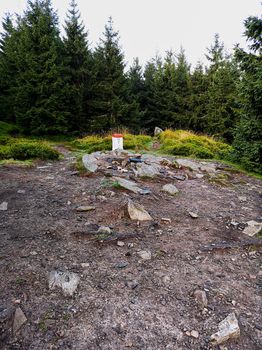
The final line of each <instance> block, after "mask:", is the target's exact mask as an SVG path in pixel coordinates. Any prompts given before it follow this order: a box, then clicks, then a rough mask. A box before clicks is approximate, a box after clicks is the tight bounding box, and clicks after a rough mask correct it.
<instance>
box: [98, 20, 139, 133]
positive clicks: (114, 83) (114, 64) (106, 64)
mask: <svg viewBox="0 0 262 350" xmlns="http://www.w3.org/2000/svg"><path fill="white" fill-rule="evenodd" d="M103 36H104V37H103V39H101V42H100V44H99V46H98V47H97V48H96V50H95V52H94V72H95V79H94V81H95V83H94V86H93V97H92V106H91V107H92V126H91V127H92V130H94V131H104V130H108V129H112V128H116V127H119V126H127V125H128V124H129V123H130V119H132V115H131V114H132V111H131V110H132V108H131V107H132V106H131V105H130V104H129V103H128V102H127V96H128V91H127V78H126V76H125V74H124V68H125V63H124V54H123V52H122V51H121V48H120V46H119V35H118V32H116V31H115V30H114V28H113V21H112V18H110V19H109V21H108V23H107V24H106V26H105V32H104V35H103Z"/></svg>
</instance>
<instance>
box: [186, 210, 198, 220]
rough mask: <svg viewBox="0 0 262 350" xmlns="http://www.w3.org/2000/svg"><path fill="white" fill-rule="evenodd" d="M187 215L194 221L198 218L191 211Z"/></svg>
mask: <svg viewBox="0 0 262 350" xmlns="http://www.w3.org/2000/svg"><path fill="white" fill-rule="evenodd" d="M188 214H189V215H190V216H191V218H193V219H196V218H198V215H197V214H196V213H193V212H192V211H189V212H188Z"/></svg>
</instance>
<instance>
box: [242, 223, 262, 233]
mask: <svg viewBox="0 0 262 350" xmlns="http://www.w3.org/2000/svg"><path fill="white" fill-rule="evenodd" d="M261 230H262V223H261V222H257V221H254V220H251V221H248V222H247V227H246V228H245V229H244V231H243V232H244V234H245V235H248V236H250V237H253V236H255V235H256V234H258V233H259V232H260V231H261Z"/></svg>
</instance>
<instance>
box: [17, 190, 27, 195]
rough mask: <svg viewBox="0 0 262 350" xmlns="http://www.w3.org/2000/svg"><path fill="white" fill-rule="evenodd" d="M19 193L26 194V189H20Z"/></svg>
mask: <svg viewBox="0 0 262 350" xmlns="http://www.w3.org/2000/svg"><path fill="white" fill-rule="evenodd" d="M17 193H19V194H25V190H18V191H17Z"/></svg>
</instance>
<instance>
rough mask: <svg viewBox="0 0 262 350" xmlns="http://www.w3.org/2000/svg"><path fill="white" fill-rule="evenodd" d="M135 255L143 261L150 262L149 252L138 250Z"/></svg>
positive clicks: (150, 255)
mask: <svg viewBox="0 0 262 350" xmlns="http://www.w3.org/2000/svg"><path fill="white" fill-rule="evenodd" d="M137 255H138V256H140V258H141V259H143V260H150V259H151V257H152V254H151V252H150V251H149V250H140V251H138V252H137Z"/></svg>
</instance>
